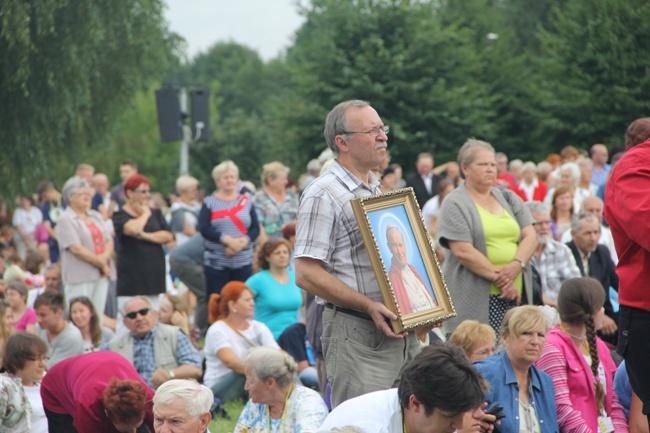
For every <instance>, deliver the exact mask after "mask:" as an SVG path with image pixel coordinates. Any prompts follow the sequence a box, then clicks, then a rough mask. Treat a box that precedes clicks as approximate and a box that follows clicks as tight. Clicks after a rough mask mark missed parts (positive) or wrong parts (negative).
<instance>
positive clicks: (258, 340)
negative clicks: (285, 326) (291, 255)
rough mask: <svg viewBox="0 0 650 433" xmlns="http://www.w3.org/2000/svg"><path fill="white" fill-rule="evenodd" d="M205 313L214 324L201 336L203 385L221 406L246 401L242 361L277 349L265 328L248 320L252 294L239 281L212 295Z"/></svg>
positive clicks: (250, 318) (252, 302)
mask: <svg viewBox="0 0 650 433" xmlns="http://www.w3.org/2000/svg"><path fill="white" fill-rule="evenodd" d="M208 309H209V313H210V322H214V323H212V326H210V328H209V329H208V333H207V335H206V336H205V363H206V364H205V365H206V367H205V375H204V376H203V383H204V384H205V386H207V387H208V388H210V389H212V392H213V393H214V396H215V397H217V398H218V399H220V400H221V402H222V403H223V402H226V401H230V400H235V399H242V400H243V399H245V398H246V397H247V395H246V391H245V390H244V382H245V381H246V378H245V377H244V358H246V355H247V354H248V353H249V352H250V351H251V350H252V349H253V348H255V347H258V346H271V347H275V348H277V347H278V343H276V342H275V339H274V338H273V335H272V334H271V331H269V328H267V327H266V325H264V324H263V323H260V322H258V321H256V320H252V318H253V316H254V315H255V301H254V300H253V293H252V292H251V291H250V289H249V288H248V287H246V284H244V283H242V282H241V281H231V282H229V283H228V284H226V285H225V286H224V287H223V290H222V291H221V294H220V295H217V294H214V295H212V296H211V297H210V303H209V306H208Z"/></svg>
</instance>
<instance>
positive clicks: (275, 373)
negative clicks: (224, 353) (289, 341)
mask: <svg viewBox="0 0 650 433" xmlns="http://www.w3.org/2000/svg"><path fill="white" fill-rule="evenodd" d="M244 366H245V372H246V390H247V391H248V392H249V394H250V400H249V401H248V403H247V404H246V406H245V407H244V410H243V411H242V413H241V415H240V416H239V420H238V421H237V425H236V426H235V433H243V432H249V431H269V432H273V431H276V432H279V431H283V432H285V431H287V432H295V433H302V432H315V431H317V430H318V428H319V427H320V426H321V424H322V423H323V421H324V420H325V417H326V416H327V412H328V411H327V407H326V406H325V402H324V401H323V399H322V398H321V396H320V395H319V394H318V393H317V392H316V391H313V390H311V389H309V388H306V387H304V386H301V385H300V384H299V382H298V380H297V376H296V373H297V372H298V366H297V365H296V363H295V362H294V361H293V359H292V358H291V355H289V354H288V353H285V352H283V351H281V350H278V349H274V348H271V347H258V348H256V349H254V350H253V351H251V353H250V354H249V355H248V356H247V357H246V360H245V361H244Z"/></svg>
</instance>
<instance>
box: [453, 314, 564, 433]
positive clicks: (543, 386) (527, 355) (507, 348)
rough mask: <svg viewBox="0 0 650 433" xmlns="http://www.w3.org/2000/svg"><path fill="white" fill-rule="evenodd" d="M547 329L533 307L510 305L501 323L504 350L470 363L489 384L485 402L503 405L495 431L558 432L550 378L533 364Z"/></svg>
mask: <svg viewBox="0 0 650 433" xmlns="http://www.w3.org/2000/svg"><path fill="white" fill-rule="evenodd" d="M547 329H548V324H547V321H546V317H545V316H544V314H543V313H542V312H541V310H540V309H538V308H537V307H534V306H532V305H526V306H521V307H515V308H512V309H510V310H508V312H507V313H506V315H505V317H504V318H503V322H502V324H501V340H502V341H503V346H504V350H502V351H501V352H498V353H497V354H495V355H493V356H491V357H489V358H487V359H484V360H482V361H480V362H477V363H475V364H474V366H475V367H476V369H477V370H478V371H479V373H481V375H483V377H484V378H485V380H487V381H488V382H489V383H490V391H489V392H488V393H487V394H486V401H487V402H488V403H493V402H498V403H499V404H501V405H502V406H503V408H504V413H505V415H506V417H505V418H504V419H502V420H501V424H500V425H499V426H498V429H499V431H502V432H513V433H515V432H521V433H558V432H559V431H560V428H559V426H558V422H557V414H556V409H555V395H554V393H553V381H552V379H551V378H550V377H549V376H548V374H546V373H544V372H542V371H540V370H538V369H537V368H536V367H535V366H534V365H533V363H534V362H535V361H537V360H538V359H539V357H540V356H541V355H542V349H543V347H544V339H545V336H546V331H547ZM464 432H465V430H460V432H459V433H464Z"/></svg>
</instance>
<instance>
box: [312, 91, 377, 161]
mask: <svg viewBox="0 0 650 433" xmlns="http://www.w3.org/2000/svg"><path fill="white" fill-rule="evenodd" d="M369 106H370V104H368V103H367V102H366V101H361V100H359V99H352V100H350V101H344V102H341V103H340V104H338V105H337V106H336V107H334V108H332V111H330V112H329V114H328V115H327V118H326V119H325V130H324V131H323V135H324V136H325V142H326V143H327V146H329V148H330V149H331V150H332V152H334V154H338V153H339V149H338V147H336V136H337V135H339V134H341V133H342V132H343V131H347V130H348V122H347V119H346V118H345V114H346V113H347V111H348V110H349V109H350V108H363V107H369Z"/></svg>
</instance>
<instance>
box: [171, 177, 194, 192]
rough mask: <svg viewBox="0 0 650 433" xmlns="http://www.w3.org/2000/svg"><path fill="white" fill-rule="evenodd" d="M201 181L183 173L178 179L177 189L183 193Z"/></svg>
mask: <svg viewBox="0 0 650 433" xmlns="http://www.w3.org/2000/svg"><path fill="white" fill-rule="evenodd" d="M198 185H199V181H198V180H197V179H196V178H195V177H192V176H188V175H183V176H180V177H179V178H178V179H176V191H177V192H178V193H179V194H181V193H184V192H185V191H187V190H188V189H190V188H192V187H193V186H198Z"/></svg>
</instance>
